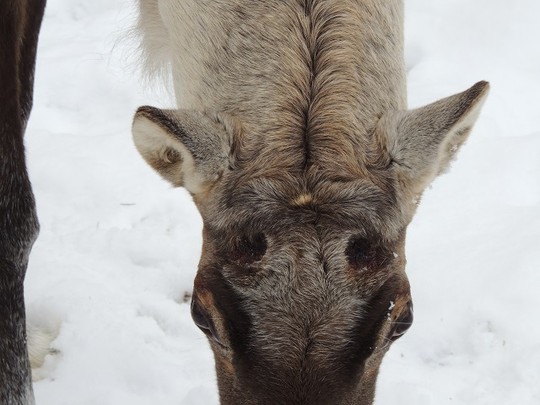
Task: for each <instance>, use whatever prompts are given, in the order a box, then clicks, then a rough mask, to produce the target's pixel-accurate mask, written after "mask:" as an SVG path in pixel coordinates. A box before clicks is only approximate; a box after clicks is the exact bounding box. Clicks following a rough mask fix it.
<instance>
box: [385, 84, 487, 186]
mask: <svg viewBox="0 0 540 405" xmlns="http://www.w3.org/2000/svg"><path fill="white" fill-rule="evenodd" d="M488 91H489V83H487V82H479V83H476V84H475V85H474V86H473V87H471V88H470V89H468V90H466V91H464V92H463V93H459V94H456V95H453V96H450V97H448V98H444V99H442V100H439V101H436V102H435V103H432V104H429V105H427V106H425V107H421V108H418V109H415V110H410V111H403V112H391V113H388V114H386V115H385V116H383V117H382V118H381V120H380V122H379V124H378V127H377V136H378V138H379V139H378V142H379V143H382V144H384V148H385V149H386V151H387V153H388V155H389V156H388V157H389V158H390V160H391V161H392V162H393V163H394V165H395V167H397V170H398V174H399V177H400V182H403V183H404V184H405V186H406V187H407V188H409V189H410V191H412V192H413V193H421V192H422V191H423V190H424V189H425V187H426V186H427V185H428V184H429V183H431V181H432V180H433V179H434V178H435V177H437V176H438V175H439V174H441V173H442V172H444V171H445V170H446V169H447V168H448V166H449V164H450V161H451V160H452V159H453V158H454V157H455V154H456V152H457V150H458V149H459V147H460V146H461V145H462V144H463V143H464V142H465V140H466V139H467V137H468V135H469V133H470V131H471V129H472V127H473V125H474V123H475V121H476V119H477V118H478V115H479V114H480V110H481V108H482V105H483V103H484V101H485V100H486V97H487V94H488ZM381 138H383V139H381Z"/></svg>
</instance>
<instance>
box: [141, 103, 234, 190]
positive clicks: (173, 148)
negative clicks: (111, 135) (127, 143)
mask: <svg viewBox="0 0 540 405" xmlns="http://www.w3.org/2000/svg"><path fill="white" fill-rule="evenodd" d="M132 133H133V141H134V142H135V146H136V147H137V149H138V151H139V153H140V154H141V155H142V157H143V158H144V160H146V162H147V163H148V164H149V165H150V166H152V167H153V168H154V169H155V170H156V171H157V172H158V173H159V174H160V175H161V176H162V177H163V178H164V179H165V180H168V181H169V182H170V183H172V184H173V185H174V186H176V187H179V186H183V187H185V188H186V189H187V190H188V191H189V192H190V193H192V194H198V193H200V192H202V191H204V189H206V188H208V187H209V186H211V185H212V184H213V183H214V182H216V181H217V180H218V179H219V178H220V177H221V175H222V174H223V171H224V170H226V169H227V167H229V154H230V151H231V143H232V142H231V136H230V135H229V133H228V132H227V131H226V129H225V127H224V126H223V125H221V124H220V123H219V121H218V120H217V119H212V118H210V117H209V116H208V115H206V114H203V113H201V112H197V111H190V110H160V109H158V108H154V107H149V106H144V107H140V108H139V109H138V110H137V112H136V114H135V117H134V119H133V127H132Z"/></svg>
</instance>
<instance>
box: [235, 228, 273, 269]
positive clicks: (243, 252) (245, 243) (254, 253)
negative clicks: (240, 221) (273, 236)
mask: <svg viewBox="0 0 540 405" xmlns="http://www.w3.org/2000/svg"><path fill="white" fill-rule="evenodd" d="M266 249H267V243H266V238H265V236H264V235H263V234H262V233H258V234H255V235H253V236H244V237H242V238H239V240H238V241H237V246H236V249H235V252H234V254H233V259H234V260H237V261H240V262H242V263H246V264H249V263H253V262H256V261H259V260H261V259H262V258H263V256H264V254H265V253H266Z"/></svg>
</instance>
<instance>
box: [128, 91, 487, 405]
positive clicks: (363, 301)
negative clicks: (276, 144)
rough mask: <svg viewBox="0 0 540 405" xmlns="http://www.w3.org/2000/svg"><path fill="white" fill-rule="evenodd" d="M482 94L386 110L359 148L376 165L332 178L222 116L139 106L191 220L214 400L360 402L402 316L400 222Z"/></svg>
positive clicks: (141, 139) (197, 315) (146, 139)
mask: <svg viewBox="0 0 540 405" xmlns="http://www.w3.org/2000/svg"><path fill="white" fill-rule="evenodd" d="M486 94H487V84H485V83H480V84H477V85H475V86H474V87H472V88H471V89H469V90H468V91H466V92H464V93H461V94H458V95H456V96H452V97H450V98H448V99H445V100H441V101H439V102H437V103H434V104H432V105H430V106H427V107H424V108H422V109H419V110H413V111H410V112H393V113H388V114H386V115H385V116H383V117H382V118H381V119H380V121H379V124H378V125H377V127H376V128H375V129H374V131H373V135H372V140H373V145H370V146H369V147H368V146H367V147H366V150H368V149H369V150H370V151H372V152H371V153H375V158H374V157H373V156H371V158H370V159H365V160H364V161H372V162H376V163H374V164H373V165H372V166H370V167H364V168H363V169H362V170H358V171H348V170H347V169H346V167H348V166H351V165H354V163H351V162H348V163H347V164H343V165H342V167H343V168H344V169H343V170H342V171H341V172H339V173H338V172H334V173H330V172H328V170H326V169H325V162H324V161H312V162H311V163H310V165H309V166H305V165H304V166H294V165H292V164H291V165H289V166H288V167H287V170H284V168H283V166H280V163H283V162H287V161H289V160H290V159H289V158H290V157H287V156H275V155H274V156H273V155H272V153H271V151H268V150H261V149H260V148H259V147H258V146H260V145H261V144H260V143H254V144H251V142H253V141H252V140H250V138H249V136H247V135H245V134H242V130H241V128H240V127H239V126H236V124H235V123H233V122H232V121H230V120H229V119H228V118H224V117H223V116H219V115H216V114H213V115H209V114H203V113H199V112H192V111H171V110H158V109H154V108H151V107H142V108H141V109H139V111H138V112H137V115H136V118H135V122H134V138H135V143H136V145H137V147H138V149H139V151H140V152H141V154H142V155H143V157H144V158H145V159H146V160H147V162H148V163H149V164H150V165H151V166H153V167H154V168H155V169H156V170H157V171H158V172H159V173H160V174H161V175H162V176H163V177H164V178H166V179H167V180H169V181H170V182H172V183H173V184H175V185H178V186H180V185H183V186H185V187H186V188H187V189H188V190H189V191H190V192H191V193H192V195H193V197H194V201H195V203H196V204H197V206H198V208H199V211H200V213H201V215H202V217H203V222H204V231H203V235H204V238H203V240H204V242H203V252H202V257H201V261H200V264H199V270H198V274H197V276H196V279H195V285H194V292H193V301H192V316H193V319H194V321H195V323H196V324H197V326H199V328H200V329H201V330H202V331H203V332H204V333H205V334H206V336H207V337H208V340H209V342H210V345H211V347H212V350H213V352H214V355H215V360H216V370H217V375H218V383H219V390H220V396H221V400H222V403H224V404H338V403H339V404H371V403H372V401H373V396H374V390H375V381H376V377H377V373H378V369H379V366H380V364H381V361H382V358H383V356H384V354H385V352H386V351H387V350H388V348H389V346H390V345H391V343H392V342H393V341H395V340H396V339H398V338H399V337H400V336H401V335H403V333H405V331H406V330H407V328H408V327H409V326H410V325H411V323H412V302H411V296H410V289H409V283H408V281H407V277H406V275H405V271H404V267H405V253H404V243H405V233H406V227H407V225H408V223H409V222H410V220H411V218H412V215H413V213H414V210H415V208H416V203H417V199H418V198H419V195H420V194H421V192H422V190H423V188H424V187H425V186H426V185H427V184H428V183H429V182H430V181H431V180H432V179H433V178H434V177H435V176H436V175H437V174H438V173H440V172H441V171H442V170H443V169H444V168H445V167H446V166H447V165H448V162H449V160H450V159H451V157H452V155H453V153H454V152H455V150H456V149H457V147H458V146H460V145H461V144H462V143H463V141H464V139H465V137H466V136H467V134H468V132H469V131H470V128H471V126H472V124H473V122H474V119H475V118H476V116H477V115H478V112H479V109H480V105H481V102H482V101H483V99H484V98H485V95H486ZM257 145H258V146H257ZM285 149H286V148H285ZM373 151H375V152H373ZM364 152H365V151H364ZM364 152H362V151H359V153H364ZM269 156H273V157H271V158H268V157H269ZM359 173H363V175H359Z"/></svg>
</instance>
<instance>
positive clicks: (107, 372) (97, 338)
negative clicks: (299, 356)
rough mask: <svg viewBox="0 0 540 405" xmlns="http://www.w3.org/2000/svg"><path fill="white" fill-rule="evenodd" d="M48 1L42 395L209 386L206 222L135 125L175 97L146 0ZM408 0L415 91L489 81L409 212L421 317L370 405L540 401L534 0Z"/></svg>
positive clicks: (538, 9) (131, 395) (537, 29)
mask: <svg viewBox="0 0 540 405" xmlns="http://www.w3.org/2000/svg"><path fill="white" fill-rule="evenodd" d="M48 3H49V4H48V8H47V11H46V17H45V21H44V25H43V29H42V36H41V41H40V47H39V57H38V62H37V73H36V88H35V104H34V110H33V113H32V117H31V122H30V124H29V127H28V131H27V136H26V143H27V150H28V160H29V166H30V174H31V178H32V181H33V185H34V188H35V193H36V197H37V201H38V210H39V216H40V220H41V236H40V238H39V240H38V241H37V243H36V245H35V247H34V250H33V255H32V258H31V263H30V267H29V270H28V274H27V279H26V300H27V307H28V313H29V320H30V323H32V324H33V325H38V327H41V328H43V329H44V330H47V331H49V333H50V331H54V334H53V336H55V335H57V337H56V338H55V339H54V340H53V342H52V347H53V348H54V350H55V351H56V352H55V353H52V354H49V355H48V356H47V357H46V358H45V361H44V364H43V366H42V367H41V368H39V369H38V370H36V376H37V377H38V378H40V380H39V381H37V382H36V383H35V394H36V400H37V403H39V404H44V405H74V404H75V405H107V404H111V405H112V404H115V405H118V404H130V405H138V404H141V405H142V404H144V405H147V404H159V405H168V404H188V405H197V404H205V405H208V404H216V403H217V402H218V396H217V388H216V382H215V374H214V370H213V359H212V355H211V352H210V349H209V347H208V344H207V342H206V340H205V337H204V335H203V334H202V333H201V332H199V331H198V330H197V329H196V327H195V326H194V325H193V322H192V321H191V318H190V315H189V305H188V303H187V301H188V300H189V297H188V296H187V294H189V292H190V291H191V288H192V280H193V277H194V274H195V269H196V266H197V262H198V258H199V254H200V244H201V220H200V217H199V214H198V213H197V211H196V209H195V208H194V205H193V203H192V202H191V200H190V198H189V196H188V195H187V193H186V192H185V191H184V190H182V189H171V188H170V187H169V186H168V185H167V184H166V183H165V182H164V181H162V180H160V179H159V178H158V176H157V175H156V174H154V173H153V172H152V171H151V169H150V168H149V167H147V166H146V164H145V163H144V162H143V161H142V159H141V158H140V157H139V155H138V153H137V152H136V150H135V148H134V146H133V145H132V141H131V132H130V125H131V119H132V115H133V113H134V111H135V109H136V107H137V106H139V105H142V104H153V105H157V106H161V107H168V106H171V105H172V104H173V101H172V97H171V96H170V95H168V94H167V93H166V92H165V91H162V92H158V91H155V90H154V92H153V93H150V91H149V90H148V89H149V87H148V86H145V84H144V83H143V82H142V80H141V79H140V76H139V75H138V72H137V70H136V68H135V67H134V66H135V64H136V63H135V62H136V52H135V51H134V46H135V45H134V44H135V42H134V41H133V40H132V39H130V37H129V29H130V27H131V26H132V25H133V22H134V19H135V10H134V4H133V3H135V2H134V1H128V0H93V1H83V0H49V1H48ZM406 3H407V5H406V56H407V68H408V76H409V78H408V80H409V81H408V85H409V103H410V106H411V107H416V106H420V105H422V104H426V103H429V102H432V101H434V100H436V99H438V98H441V97H445V96H448V95H450V94H453V93H456V92H459V91H462V90H464V89H466V88H467V87H469V86H470V85H472V84H473V83H475V82H476V81H478V80H481V79H485V80H489V81H490V82H491V85H492V91H491V94H490V97H489V99H488V102H487V104H486V105H485V108H484V111H483V113H482V115H481V117H480V119H479V122H478V125H477V126H476V128H475V130H474V132H473V135H472V136H471V139H470V140H469V141H468V144H467V145H466V146H465V147H464V148H463V149H462V151H461V152H460V154H459V157H458V159H457V161H456V162H455V163H454V164H453V168H452V169H451V170H450V173H449V174H447V175H444V176H442V177H441V178H439V179H438V180H436V181H435V183H434V184H433V186H432V188H430V189H429V190H428V191H427V192H426V193H425V195H424V198H423V201H422V203H421V204H420V208H419V210H418V214H417V216H416V218H415V220H414V221H413V223H412V225H411V226H410V228H409V234H408V241H407V258H408V266H407V267H408V274H409V277H410V281H411V285H412V290H413V298H414V303H415V322H414V325H413V327H412V328H411V330H410V331H409V332H408V333H407V334H406V335H405V337H403V338H402V339H400V341H399V342H397V343H396V344H394V346H393V347H392V349H391V350H390V352H389V354H388V355H387V357H386V359H385V361H384V364H383V366H382V369H381V375H380V379H379V384H378V391H377V399H376V404H378V405H385V404H386V405H390V404H411V405H427V404H438V405H444V404H453V405H458V404H490V405H493V404H500V405H507V404H520V405H529V404H531V405H532V404H538V403H540V384H539V382H540V323H539V322H538V320H539V318H538V308H539V307H540V294H538V289H539V286H540V115H539V110H538V94H540V76H539V75H540V51H539V48H538V44H537V40H538V38H540V24H538V16H539V15H540V2H538V1H537V0H516V1H514V2H508V1H503V0H475V1H474V2H473V1H470V0H431V1H421V0H407V2H406ZM145 89H146V90H145Z"/></svg>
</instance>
